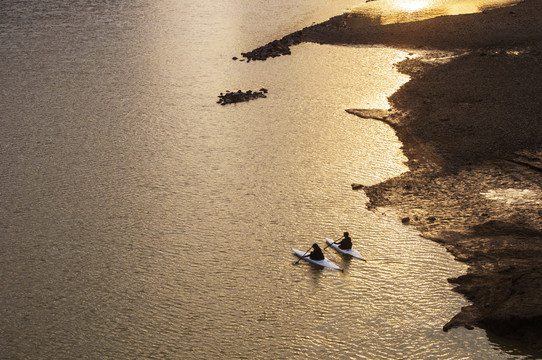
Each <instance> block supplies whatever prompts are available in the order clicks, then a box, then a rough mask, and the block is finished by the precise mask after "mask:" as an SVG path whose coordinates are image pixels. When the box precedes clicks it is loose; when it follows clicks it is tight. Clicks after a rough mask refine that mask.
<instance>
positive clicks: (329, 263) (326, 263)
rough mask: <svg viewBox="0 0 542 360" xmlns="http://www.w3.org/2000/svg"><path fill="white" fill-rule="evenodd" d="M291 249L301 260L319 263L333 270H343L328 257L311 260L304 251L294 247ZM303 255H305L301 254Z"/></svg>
mask: <svg viewBox="0 0 542 360" xmlns="http://www.w3.org/2000/svg"><path fill="white" fill-rule="evenodd" d="M292 251H293V252H294V254H296V255H297V256H298V257H300V258H301V259H303V260H306V261H308V262H310V263H313V264H316V265H320V266H323V267H328V268H332V269H335V270H341V271H342V270H343V269H341V268H340V267H338V266H337V265H335V263H334V262H333V261H331V260H328V259H324V260H313V259H311V258H310V257H309V255H308V254H307V255H305V253H304V252H303V251H299V250H296V249H294V248H292ZM303 255H305V256H303Z"/></svg>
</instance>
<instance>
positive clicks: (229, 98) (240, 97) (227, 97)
mask: <svg viewBox="0 0 542 360" xmlns="http://www.w3.org/2000/svg"><path fill="white" fill-rule="evenodd" d="M265 94H267V89H265V88H261V89H260V91H252V90H248V91H241V90H238V91H237V92H230V91H229V90H227V91H226V94H223V93H220V95H218V99H219V100H218V101H217V104H220V105H226V104H235V103H238V102H244V101H250V100H254V99H258V98H266V97H267V96H266V95H265Z"/></svg>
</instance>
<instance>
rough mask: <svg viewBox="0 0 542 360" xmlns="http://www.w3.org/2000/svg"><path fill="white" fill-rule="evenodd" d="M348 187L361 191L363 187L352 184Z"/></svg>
mask: <svg viewBox="0 0 542 360" xmlns="http://www.w3.org/2000/svg"><path fill="white" fill-rule="evenodd" d="M350 186H352V190H359V189H363V185H361V184H356V183H353V184H351V185H350Z"/></svg>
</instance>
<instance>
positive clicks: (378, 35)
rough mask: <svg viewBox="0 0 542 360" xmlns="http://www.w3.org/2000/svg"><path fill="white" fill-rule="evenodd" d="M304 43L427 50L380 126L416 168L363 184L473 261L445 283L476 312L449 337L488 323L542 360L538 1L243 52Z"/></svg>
mask: <svg viewBox="0 0 542 360" xmlns="http://www.w3.org/2000/svg"><path fill="white" fill-rule="evenodd" d="M299 42H316V43H329V44H382V45H387V46H392V47H397V48H402V49H409V51H412V52H414V53H420V54H421V56H420V57H415V58H413V59H410V60H406V61H404V62H402V63H400V64H398V67H399V69H400V71H402V72H404V73H406V74H409V75H410V76H411V77H412V79H411V81H409V82H408V83H407V84H405V85H404V86H403V87H402V88H401V89H400V90H399V91H398V92H396V93H395V94H394V95H392V96H391V97H390V99H389V100H390V104H391V106H392V109H391V111H389V112H388V114H385V115H384V116H382V117H378V120H376V119H375V121H385V122H387V123H388V124H390V125H391V126H392V127H393V128H394V129H395V130H396V132H397V135H398V137H399V139H400V140H401V142H402V143H403V150H404V153H405V155H406V156H407V157H408V159H409V160H408V166H409V168H410V171H409V172H408V173H405V174H403V175H402V176H399V177H397V178H394V179H391V180H389V181H386V182H384V183H381V184H378V185H375V186H369V187H363V186H361V188H362V189H363V191H365V192H366V193H367V195H368V196H369V198H370V205H369V206H370V207H371V208H382V207H393V208H394V209H397V210H399V213H400V214H401V216H402V220H403V223H404V224H405V226H415V227H416V228H417V229H419V230H420V231H421V233H422V235H423V236H424V237H427V238H430V239H432V240H434V241H437V242H439V243H442V244H443V246H445V247H446V249H447V250H448V251H450V252H451V253H452V254H453V255H454V256H455V258H456V259H457V260H459V261H463V262H465V263H466V264H468V265H469V268H468V272H467V274H466V275H463V276H460V277H459V278H456V279H450V280H449V281H450V282H451V283H453V284H456V287H455V290H456V291H458V292H460V293H462V294H464V295H465V296H466V297H467V298H468V299H469V300H471V302H472V305H469V306H467V307H465V308H463V309H462V310H461V312H460V313H459V314H457V315H456V316H455V317H454V318H453V319H451V320H450V322H449V323H448V324H446V325H445V326H444V330H446V331H447V330H448V329H450V328H452V327H456V326H465V327H467V328H471V327H473V326H480V327H483V328H485V329H487V330H488V331H489V332H490V333H491V334H492V336H496V337H500V338H502V339H506V341H508V342H511V343H512V344H516V345H517V346H518V347H520V348H522V349H524V350H525V349H527V350H528V351H533V353H534V354H538V355H540V354H542V0H526V1H525V2H523V3H520V4H518V5H516V6H511V7H507V8H500V9H493V10H487V11H484V12H483V13H478V14H469V15H458V16H442V17H438V18H434V19H430V20H424V21H418V22H412V23H403V24H391V25H378V24H373V23H368V22H367V19H365V18H364V17H362V16H360V15H359V14H355V13H352V14H343V15H341V16H337V17H334V18H332V19H330V20H329V21H327V22H324V23H322V24H317V25H314V26H311V27H308V28H305V29H303V30H300V31H298V32H296V33H293V34H290V35H287V36H285V37H284V38H283V39H280V40H277V41H276V42H274V45H273V44H268V45H266V46H263V47H261V48H259V49H255V50H254V51H252V52H250V53H245V54H243V56H245V57H246V58H248V59H249V60H264V59H266V58H268V57H270V56H273V54H274V52H273V49H274V48H277V49H278V50H277V51H278V52H277V53H275V55H276V56H278V55H285V54H288V53H289V51H290V46H293V45H295V44H297V43H299ZM422 50H423V51H422ZM293 51H295V50H293ZM349 112H350V113H352V114H354V115H359V116H366V114H367V112H364V111H363V110H356V109H350V110H349ZM369 117H371V116H369ZM535 356H537V355H535Z"/></svg>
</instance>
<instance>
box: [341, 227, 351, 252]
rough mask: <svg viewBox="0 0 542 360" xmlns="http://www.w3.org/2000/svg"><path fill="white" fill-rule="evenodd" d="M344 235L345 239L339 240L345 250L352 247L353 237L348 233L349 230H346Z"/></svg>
mask: <svg viewBox="0 0 542 360" xmlns="http://www.w3.org/2000/svg"><path fill="white" fill-rule="evenodd" d="M343 237H344V239H342V240H341V242H339V248H341V249H343V250H349V249H352V239H351V238H350V235H349V234H348V232H346V231H345V232H344V234H343Z"/></svg>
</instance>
